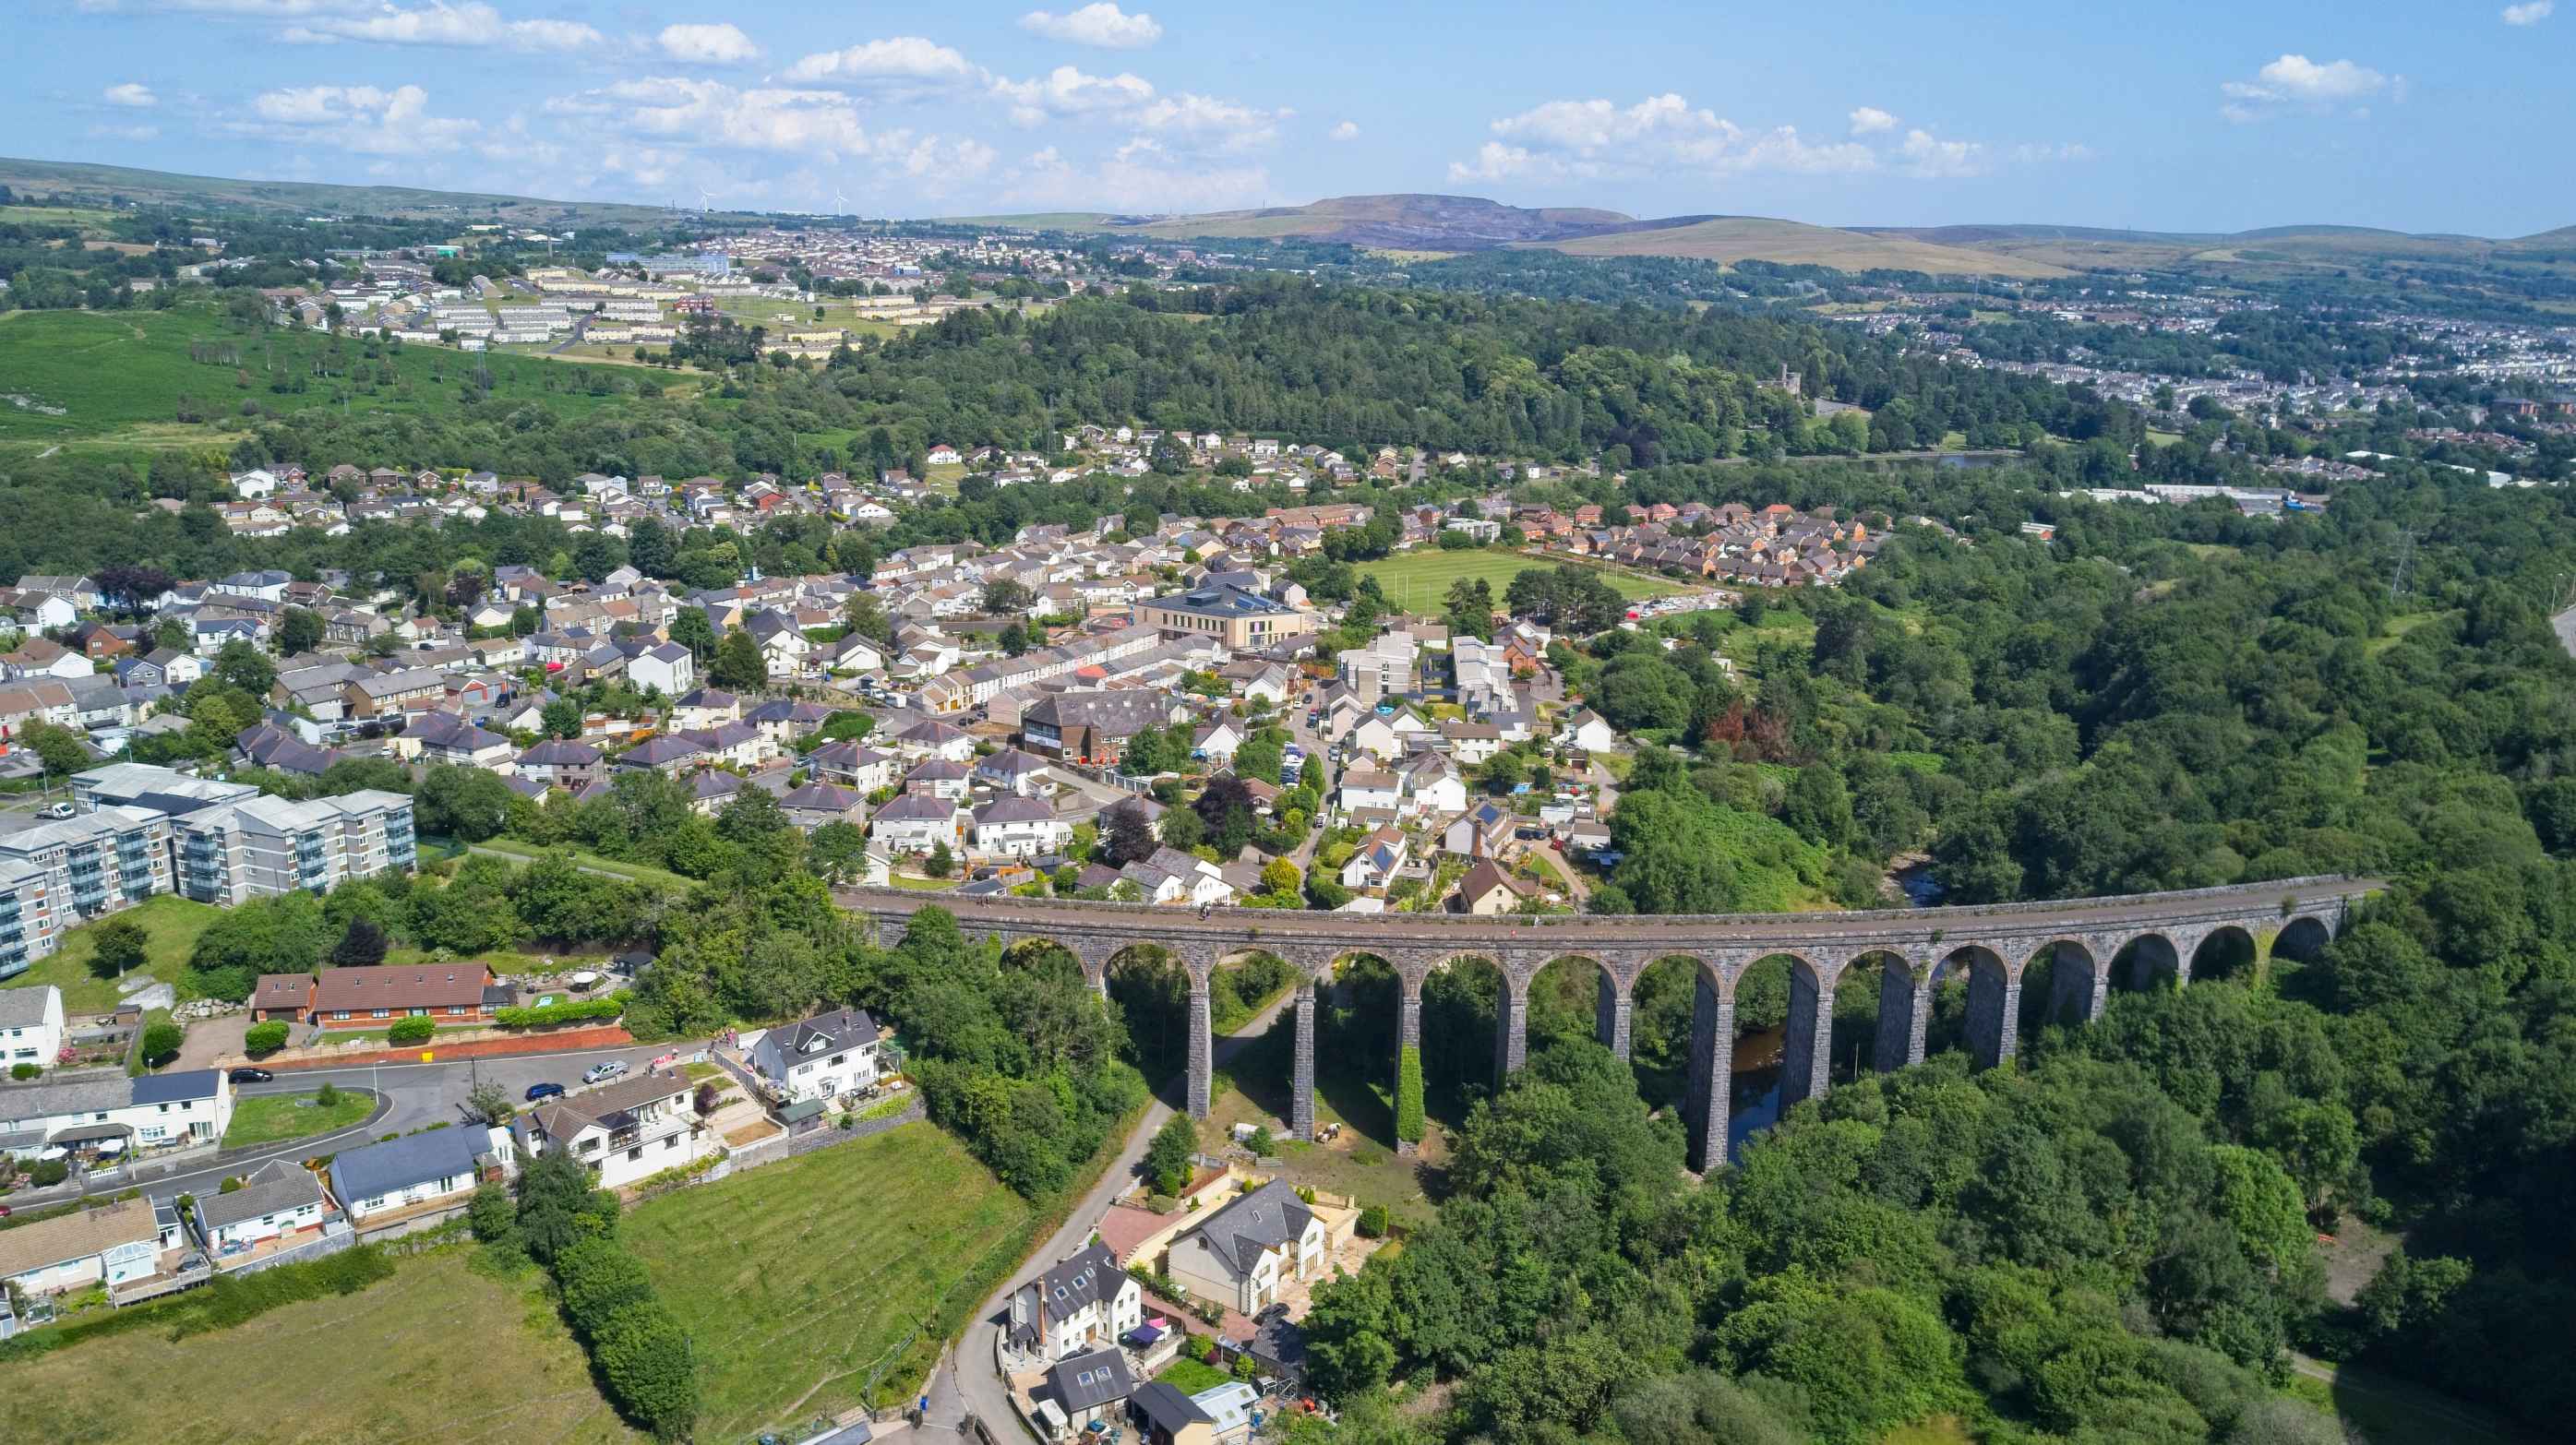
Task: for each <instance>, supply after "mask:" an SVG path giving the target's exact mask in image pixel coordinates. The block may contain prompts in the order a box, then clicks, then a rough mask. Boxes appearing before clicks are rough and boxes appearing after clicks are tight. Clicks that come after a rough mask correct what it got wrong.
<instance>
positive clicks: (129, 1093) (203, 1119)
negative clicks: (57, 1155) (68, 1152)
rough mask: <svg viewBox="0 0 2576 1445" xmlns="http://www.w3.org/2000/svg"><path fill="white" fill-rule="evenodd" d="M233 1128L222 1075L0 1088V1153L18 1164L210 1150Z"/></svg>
mask: <svg viewBox="0 0 2576 1445" xmlns="http://www.w3.org/2000/svg"><path fill="white" fill-rule="evenodd" d="M232 1121H233V1091H232V1083H231V1081H230V1080H229V1079H227V1078H226V1077H225V1075H224V1073H223V1071H222V1070H220V1069H183V1070H180V1071H179V1072H176V1073H168V1074H145V1075H143V1076H142V1077H140V1078H133V1079H128V1078H124V1077H121V1076H118V1075H114V1074H109V1075H104V1076H100V1075H95V1074H92V1075H87V1076H83V1077H75V1078H65V1079H47V1080H44V1081H42V1082H39V1083H33V1084H19V1085H16V1086H15V1087H11V1088H0V1148H6V1149H7V1150H8V1152H10V1153H12V1154H15V1155H18V1156H20V1157H22V1158H33V1157H35V1156H36V1155H38V1154H39V1153H41V1152H43V1151H44V1150H46V1149H50V1148H57V1147H65V1148H89V1147H104V1146H105V1145H107V1144H110V1143H116V1144H121V1145H126V1146H135V1147H140V1148H142V1149H146V1150H150V1149H156V1148H164V1147H173V1146H177V1145H181V1144H203V1143H211V1142H212V1141H214V1140H217V1139H220V1138H222V1137H223V1135H224V1130H225V1129H226V1128H228V1127H230V1126H231V1124H232ZM0 1232H5V1231H0Z"/></svg>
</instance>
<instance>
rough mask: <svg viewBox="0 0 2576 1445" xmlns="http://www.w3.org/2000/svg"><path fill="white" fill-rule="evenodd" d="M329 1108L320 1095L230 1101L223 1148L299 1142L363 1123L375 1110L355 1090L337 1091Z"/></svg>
mask: <svg viewBox="0 0 2576 1445" xmlns="http://www.w3.org/2000/svg"><path fill="white" fill-rule="evenodd" d="M336 1092H337V1095H338V1096H337V1097H336V1098H334V1099H332V1101H331V1102H330V1103H328V1104H325V1103H323V1102H321V1095H320V1094H319V1092H318V1091H317V1092H315V1093H310V1094H243V1095H241V1096H239V1097H238V1098H236V1099H234V1100H233V1122H232V1125H231V1127H229V1128H227V1129H225V1130H224V1147H225V1148H227V1149H239V1148H242V1147H244V1146H246V1145H251V1144H274V1143H277V1142H279V1141H280V1140H285V1139H302V1138H305V1137H306V1136H308V1135H313V1134H328V1133H330V1132H332V1131H333V1130H335V1129H346V1128H348V1127H349V1126H350V1125H352V1124H357V1123H363V1122H364V1121H365V1120H366V1117H367V1115H368V1114H369V1113H370V1112H371V1111H373V1110H374V1108H375V1107H376V1101H375V1099H374V1098H373V1097H371V1096H369V1095H367V1094H365V1093H362V1092H360V1091H359V1090H356V1089H341V1090H338V1091H336Z"/></svg>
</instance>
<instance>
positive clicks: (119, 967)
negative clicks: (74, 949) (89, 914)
mask: <svg viewBox="0 0 2576 1445" xmlns="http://www.w3.org/2000/svg"><path fill="white" fill-rule="evenodd" d="M90 948H91V952H90V957H89V971H90V972H92V973H94V974H96V975H98V976H99V977H100V978H123V977H125V975H126V974H127V973H129V972H131V971H132V970H134V969H138V968H141V967H143V966H144V964H145V963H146V962H148V961H149V960H150V957H151V951H152V936H151V935H150V934H149V933H147V932H145V931H144V928H143V925H142V924H140V923H137V922H135V921H134V920H133V919H131V918H128V917H126V916H125V915H123V914H118V915H116V916H115V917H112V918H110V919H108V920H107V921H106V922H104V923H101V924H100V925H99V926H98V930H97V932H96V933H94V934H93V935H91V938H90Z"/></svg>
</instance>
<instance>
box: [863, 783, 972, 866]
mask: <svg viewBox="0 0 2576 1445" xmlns="http://www.w3.org/2000/svg"><path fill="white" fill-rule="evenodd" d="M966 817H967V813H966V810H965V809H963V808H960V807H958V806H957V805H956V804H955V803H953V802H950V801H948V800H946V799H943V798H934V797H932V796H930V795H929V794H927V793H905V794H903V795H901V796H899V797H896V798H894V799H892V800H890V801H888V802H887V803H886V805H885V806H884V807H882V808H879V809H877V814H876V816H875V817H874V818H871V819H869V820H868V841H869V842H871V843H877V844H881V845H882V846H884V848H885V849H886V850H887V851H888V852H892V853H928V852H930V851H932V850H933V849H935V848H937V847H938V846H939V845H940V844H942V843H945V844H947V845H948V846H949V847H950V848H956V847H958V846H959V845H961V844H962V843H964V842H965V840H966V829H965V826H964V821H963V820H964V819H965V818H966Z"/></svg>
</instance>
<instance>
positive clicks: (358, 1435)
mask: <svg viewBox="0 0 2576 1445" xmlns="http://www.w3.org/2000/svg"><path fill="white" fill-rule="evenodd" d="M471 1257H472V1256H471V1254H470V1252H469V1251H467V1250H464V1249H446V1250H439V1251H436V1252H434V1253H431V1254H428V1255H424V1256H419V1257H415V1258H412V1259H407V1260H405V1261H403V1263H402V1266H401V1268H400V1270H399V1271H398V1272H397V1273H396V1274H395V1276H394V1278H392V1279H389V1280H387V1281H385V1282H384V1283H382V1284H378V1285H375V1286H373V1287H371V1288H368V1289H364V1290H361V1291H359V1292H358V1293H356V1294H354V1295H349V1296H346V1297H341V1296H337V1295H334V1296H329V1297H326V1298H323V1299H318V1300H308V1301H306V1302H304V1303H301V1304H292V1305H287V1306H286V1307H284V1308H282V1309H277V1310H272V1311H270V1312H269V1313H267V1314H264V1315H261V1316H259V1317H258V1318H256V1319H253V1320H250V1321H248V1322H247V1323H244V1324H240V1325H236V1326H234V1327H233V1328H231V1329H225V1330H215V1331H212V1332H210V1333H206V1334H200V1335H190V1336H188V1337H187V1338H185V1339H182V1340H176V1341H174V1340H172V1339H171V1338H170V1332H169V1331H168V1330H167V1329H162V1328H144V1329H135V1330H128V1331H126V1332H124V1333H122V1334H117V1335H110V1336H106V1337H103V1338H100V1339H96V1340H91V1341H89V1342H86V1343H83V1344H78V1345H73V1346H71V1347H69V1348H66V1349H61V1350H56V1351H53V1352H52V1353H50V1354H46V1355H42V1356H39V1357H38V1358H36V1359H33V1360H27V1361H23V1362H19V1363H13V1364H11V1365H9V1366H8V1367H7V1369H6V1373H7V1376H8V1381H9V1385H8V1390H9V1436H10V1438H11V1439H13V1440H31V1441H32V1440H43V1441H46V1442H48V1445H122V1442H126V1441H135V1440H150V1441H154V1442H157V1445H234V1442H237V1441H243V1440H258V1441H263V1442H268V1445H348V1442H358V1441H365V1442H378V1445H393V1442H397V1441H426V1440H445V1441H466V1440H474V1441H504V1440H544V1441H548V1442H553V1445H618V1442H631V1441H641V1440H643V1439H645V1438H646V1437H644V1436H641V1435H638V1434H636V1433H635V1432H634V1431H632V1430H629V1429H627V1428H626V1426H625V1424H624V1423H623V1422H621V1421H620V1420H619V1419H618V1418H617V1414H616V1412H615V1411H614V1410H612V1409H610V1408H609V1405H608V1402H607V1401H605V1400H602V1399H601V1398H600V1396H599V1390H598V1388H597V1387H596V1386H595V1385H593V1384H592V1383H591V1376H590V1364H589V1362H588V1360H587V1359H585V1358H584V1357H583V1355H582V1351H581V1347H580V1346H579V1345H578V1344H575V1343H574V1342H573V1339H572V1336H571V1334H570V1333H568V1332H567V1331H566V1330H565V1329H564V1326H563V1324H562V1322H561V1320H560V1318H559V1317H558V1316H557V1314H556V1313H555V1307H554V1305H553V1304H552V1303H550V1302H549V1301H548V1300H547V1299H546V1297H545V1293H544V1284H543V1276H541V1275H540V1274H538V1273H537V1271H536V1270H535V1269H533V1268H531V1269H529V1270H528V1271H526V1272H525V1273H523V1274H522V1275H520V1276H519V1277H518V1278H516V1279H511V1280H497V1279H492V1278H489V1277H487V1276H485V1275H482V1274H478V1273H475V1272H474V1271H472V1270H470V1269H468V1268H467V1267H466V1266H467V1261H468V1260H469V1259H470V1258H471ZM700 1438H702V1439H719V1438H725V1437H719V1436H713V1435H707V1436H701V1437H700Z"/></svg>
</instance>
